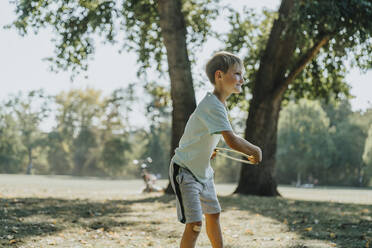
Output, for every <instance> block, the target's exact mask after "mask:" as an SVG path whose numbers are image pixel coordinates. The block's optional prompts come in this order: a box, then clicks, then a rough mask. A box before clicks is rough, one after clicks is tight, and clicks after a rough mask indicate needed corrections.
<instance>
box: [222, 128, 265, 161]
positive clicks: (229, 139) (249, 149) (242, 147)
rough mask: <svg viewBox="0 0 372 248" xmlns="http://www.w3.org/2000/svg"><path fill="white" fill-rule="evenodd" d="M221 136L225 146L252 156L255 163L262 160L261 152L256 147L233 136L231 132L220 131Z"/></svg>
mask: <svg viewBox="0 0 372 248" xmlns="http://www.w3.org/2000/svg"><path fill="white" fill-rule="evenodd" d="M221 133H222V136H223V138H224V140H225V142H226V144H227V145H228V146H229V147H230V148H231V149H234V150H237V151H239V152H242V153H245V154H247V155H252V156H253V157H254V161H253V162H255V163H259V162H261V160H262V151H261V149H260V148H259V147H258V146H255V145H253V144H251V143H250V142H248V141H247V140H245V139H243V138H241V137H239V136H237V135H235V133H234V132H232V131H222V132H221Z"/></svg>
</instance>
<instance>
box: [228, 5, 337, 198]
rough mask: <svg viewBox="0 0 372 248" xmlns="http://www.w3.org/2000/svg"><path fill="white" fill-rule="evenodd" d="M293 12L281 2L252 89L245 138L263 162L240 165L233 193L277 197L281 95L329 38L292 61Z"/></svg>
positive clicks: (293, 42) (326, 37)
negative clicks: (278, 130)
mask: <svg viewBox="0 0 372 248" xmlns="http://www.w3.org/2000/svg"><path fill="white" fill-rule="evenodd" d="M293 11H294V0H283V1H282V3H281V6H280V9H279V18H278V19H277V20H276V21H275V22H274V25H273V28H272V30H271V33H270V37H269V40H268V43H267V45H266V50H265V52H264V54H263V56H262V58H261V61H260V68H259V70H258V72H257V77H256V80H255V82H254V86H253V97H252V100H251V102H250V108H249V114H248V119H247V122H246V130H245V138H246V139H247V140H249V141H251V142H253V143H254V144H257V145H258V146H260V147H261V149H262V153H263V159H262V162H261V163H260V165H258V166H242V169H241V173H240V179H239V184H238V187H237V188H236V190H235V192H234V193H240V194H250V195H261V196H277V195H279V192H278V191H277V184H276V181H275V179H274V176H273V174H274V168H275V153H276V142H277V128H278V119H279V112H280V107H281V102H282V99H283V95H284V93H285V91H286V90H287V89H288V85H289V84H290V83H291V82H292V81H293V80H294V79H295V78H296V76H297V75H298V74H299V73H300V72H301V71H302V70H303V69H304V68H305V66H306V65H307V64H308V63H309V62H310V61H311V60H312V59H313V58H314V57H315V56H316V55H317V54H318V52H319V50H320V48H321V47H323V46H324V45H325V44H326V43H327V42H328V41H329V39H330V36H329V35H325V34H323V35H321V34H320V35H319V37H318V40H316V42H315V43H314V45H313V47H311V48H310V49H309V50H308V51H306V52H305V53H304V54H303V55H301V56H300V57H299V58H298V61H294V60H293V55H294V51H295V48H296V37H295V35H294V32H291V29H290V26H288V25H289V24H288V22H287V21H286V18H288V17H289V15H290V14H291V13H292V12H293ZM292 28H293V26H292ZM293 62H295V63H293Z"/></svg>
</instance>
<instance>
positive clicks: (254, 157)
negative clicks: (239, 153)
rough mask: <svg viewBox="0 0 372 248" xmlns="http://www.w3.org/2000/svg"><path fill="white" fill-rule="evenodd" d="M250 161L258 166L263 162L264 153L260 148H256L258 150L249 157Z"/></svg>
mask: <svg viewBox="0 0 372 248" xmlns="http://www.w3.org/2000/svg"><path fill="white" fill-rule="evenodd" d="M248 160H249V161H251V162H252V163H254V164H258V163H259V162H261V161H262V151H261V149H260V148H259V147H258V146H256V149H255V150H254V152H253V154H252V155H251V156H249V157H248Z"/></svg>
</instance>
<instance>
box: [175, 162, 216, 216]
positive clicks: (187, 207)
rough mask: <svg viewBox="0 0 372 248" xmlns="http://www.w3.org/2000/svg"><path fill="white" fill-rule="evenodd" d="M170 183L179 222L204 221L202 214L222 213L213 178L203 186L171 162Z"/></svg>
mask: <svg viewBox="0 0 372 248" xmlns="http://www.w3.org/2000/svg"><path fill="white" fill-rule="evenodd" d="M169 177H170V182H171V185H172V187H173V190H174V192H175V193H176V205H177V216H178V220H179V221H180V222H182V223H192V222H199V221H202V214H216V213H220V212H221V206H220V203H219V202H218V199H217V194H216V190H215V188H214V181H213V178H212V179H211V180H209V181H207V182H206V183H203V184H201V183H200V182H199V181H197V179H196V177H195V176H194V175H193V174H192V173H191V172H190V171H189V170H188V169H185V168H182V167H181V166H179V165H177V164H176V163H174V162H171V164H170V167H169Z"/></svg>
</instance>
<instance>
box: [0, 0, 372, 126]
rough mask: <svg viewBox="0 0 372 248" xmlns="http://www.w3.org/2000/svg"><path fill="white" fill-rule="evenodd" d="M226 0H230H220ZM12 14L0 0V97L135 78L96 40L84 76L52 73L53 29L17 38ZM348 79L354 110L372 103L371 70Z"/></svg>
mask: <svg viewBox="0 0 372 248" xmlns="http://www.w3.org/2000/svg"><path fill="white" fill-rule="evenodd" d="M224 2H225V3H228V2H229V1H227V0H224ZM229 4H231V5H232V7H234V8H235V9H242V8H243V6H247V7H249V8H255V9H257V10H260V9H262V8H263V7H265V8H268V9H272V10H276V9H277V8H278V7H279V4H280V0H260V1H245V0H234V1H230V2H229ZM15 17H16V16H15V13H14V6H13V5H11V4H10V3H9V1H8V0H2V1H0V27H1V28H0V102H1V101H2V100H3V99H5V98H7V96H9V94H15V93H17V92H19V91H25V92H27V91H30V90H33V89H40V88H43V89H44V90H45V91H46V92H47V93H49V94H57V93H59V92H61V91H63V90H64V91H68V90H70V89H74V88H85V87H87V86H89V87H93V88H95V89H100V90H102V91H103V93H104V94H109V93H110V92H112V91H113V90H114V89H117V88H120V87H125V86H126V85H128V84H129V83H132V82H136V81H138V79H137V76H136V71H137V69H138V65H137V64H136V59H137V56H136V54H134V53H121V54H119V53H118V50H119V47H115V46H112V45H103V44H99V43H98V44H97V47H96V53H95V55H94V60H93V61H90V63H89V70H88V72H87V74H88V79H85V78H84V77H77V78H76V79H75V80H74V82H71V81H70V74H69V73H67V72H58V73H54V72H51V71H50V70H49V64H48V62H45V61H43V58H46V57H50V56H53V50H54V47H53V43H52V42H51V39H52V38H53V35H52V33H51V32H50V31H48V30H42V31H41V32H39V33H38V34H37V35H35V34H33V33H32V32H30V34H29V35H27V36H26V37H21V36H20V35H19V34H18V33H17V31H16V30H14V29H11V30H9V29H3V28H2V27H3V26H4V25H7V24H10V23H11V22H12V21H13V20H15ZM215 25H217V26H218V28H224V27H227V26H226V24H225V23H222V22H217V23H215ZM219 47H221V44H219V43H217V42H216V41H213V40H211V41H208V42H207V43H206V44H205V45H204V47H203V48H202V50H201V52H200V53H198V62H197V64H196V65H195V66H196V68H194V69H195V70H194V71H200V72H203V71H204V69H203V67H204V65H205V62H206V61H207V59H208V58H209V57H210V56H211V55H212V52H213V51H214V50H216V49H218V48H219ZM346 80H347V82H348V83H349V84H350V85H351V87H352V88H351V93H352V95H354V96H355V99H352V100H351V104H352V108H353V110H354V111H356V110H365V109H366V108H368V107H370V106H372V71H369V72H368V73H366V74H361V73H360V72H359V70H357V69H355V70H354V69H353V70H351V71H350V72H349V73H348V75H347V77H346ZM206 85H207V86H205V87H204V88H200V89H198V90H197V92H196V98H197V101H199V100H200V99H201V97H202V96H203V95H204V94H205V91H208V90H211V88H210V86H208V84H206ZM142 121H144V119H142Z"/></svg>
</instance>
